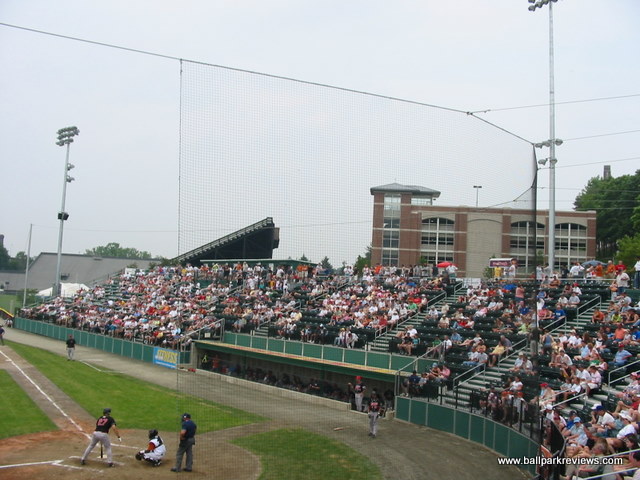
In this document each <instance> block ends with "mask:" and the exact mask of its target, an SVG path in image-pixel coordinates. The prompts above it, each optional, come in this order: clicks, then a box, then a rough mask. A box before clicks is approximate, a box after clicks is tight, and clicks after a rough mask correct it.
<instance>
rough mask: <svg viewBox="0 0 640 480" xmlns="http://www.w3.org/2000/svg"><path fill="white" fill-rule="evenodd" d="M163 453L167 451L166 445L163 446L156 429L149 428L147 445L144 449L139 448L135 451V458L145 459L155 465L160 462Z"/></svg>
mask: <svg viewBox="0 0 640 480" xmlns="http://www.w3.org/2000/svg"><path fill="white" fill-rule="evenodd" d="M165 453H167V447H165V446H164V442H163V441H162V438H160V435H158V430H155V429H154V430H149V445H147V449H146V450H140V451H139V452H138V453H136V460H145V461H147V462H149V463H150V464H151V465H153V466H154V467H157V466H158V465H160V464H161V463H162V459H163V458H164V455H165Z"/></svg>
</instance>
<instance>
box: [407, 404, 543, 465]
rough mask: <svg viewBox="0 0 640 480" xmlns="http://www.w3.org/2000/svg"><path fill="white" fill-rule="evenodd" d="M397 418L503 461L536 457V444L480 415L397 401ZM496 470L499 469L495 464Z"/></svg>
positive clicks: (448, 408) (537, 449) (438, 406)
mask: <svg viewBox="0 0 640 480" xmlns="http://www.w3.org/2000/svg"><path fill="white" fill-rule="evenodd" d="M396 418H397V419H399V420H403V421H405V422H410V423H414V424H416V425H423V426H426V427H429V428H434V429H436V430H441V431H444V432H449V433H453V434H454V435H456V436H458V437H462V438H464V439H465V440H470V441H472V442H475V443H479V444H481V445H484V446H485V447H487V448H490V449H491V450H494V451H496V452H498V453H499V454H500V455H503V456H505V457H510V458H525V457H528V458H534V457H536V456H538V455H539V444H538V443H537V442H535V441H533V440H532V439H531V438H529V437H528V436H526V435H523V434H522V433H519V432H517V431H516V430H514V429H512V428H509V427H507V426H505V425H503V424H501V423H498V422H494V421H493V420H491V419H489V418H486V417H483V416H481V415H475V414H473V413H469V412H467V411H463V410H456V409H453V408H451V407H446V406H444V405H438V404H435V403H429V402H425V401H421V400H413V399H411V398H409V397H397V398H396ZM496 468H500V466H499V465H498V463H497V461H496ZM521 468H522V469H523V470H526V471H528V472H530V473H535V466H533V465H527V466H524V465H523V466H522V467H521Z"/></svg>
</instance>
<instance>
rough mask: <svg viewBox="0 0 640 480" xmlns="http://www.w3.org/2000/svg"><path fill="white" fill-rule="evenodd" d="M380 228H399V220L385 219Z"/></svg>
mask: <svg viewBox="0 0 640 480" xmlns="http://www.w3.org/2000/svg"><path fill="white" fill-rule="evenodd" d="M382 228H400V218H391V217H389V218H387V217H385V218H384V219H383V225H382Z"/></svg>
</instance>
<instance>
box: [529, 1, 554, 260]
mask: <svg viewBox="0 0 640 480" xmlns="http://www.w3.org/2000/svg"><path fill="white" fill-rule="evenodd" d="M556 1H557V0H538V1H537V2H535V3H534V4H532V5H529V11H531V12H533V11H535V10H536V9H537V8H542V7H543V6H544V5H548V6H549V140H546V141H544V142H541V143H536V144H534V146H535V147H536V148H542V147H548V148H549V159H548V160H549V237H548V238H549V241H548V245H547V251H548V256H549V266H550V267H551V269H552V270H553V269H554V268H555V261H556V163H557V162H558V160H557V159H556V146H558V145H562V140H560V139H558V138H556V106H555V86H554V68H553V63H554V55H553V8H552V7H553V4H554V3H555V2H556ZM529 3H532V2H531V1H529Z"/></svg>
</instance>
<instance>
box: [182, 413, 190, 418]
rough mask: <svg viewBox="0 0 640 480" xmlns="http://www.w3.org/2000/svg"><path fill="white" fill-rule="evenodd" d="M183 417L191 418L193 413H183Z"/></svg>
mask: <svg viewBox="0 0 640 480" xmlns="http://www.w3.org/2000/svg"><path fill="white" fill-rule="evenodd" d="M182 418H191V414H189V413H183V414H182Z"/></svg>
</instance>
